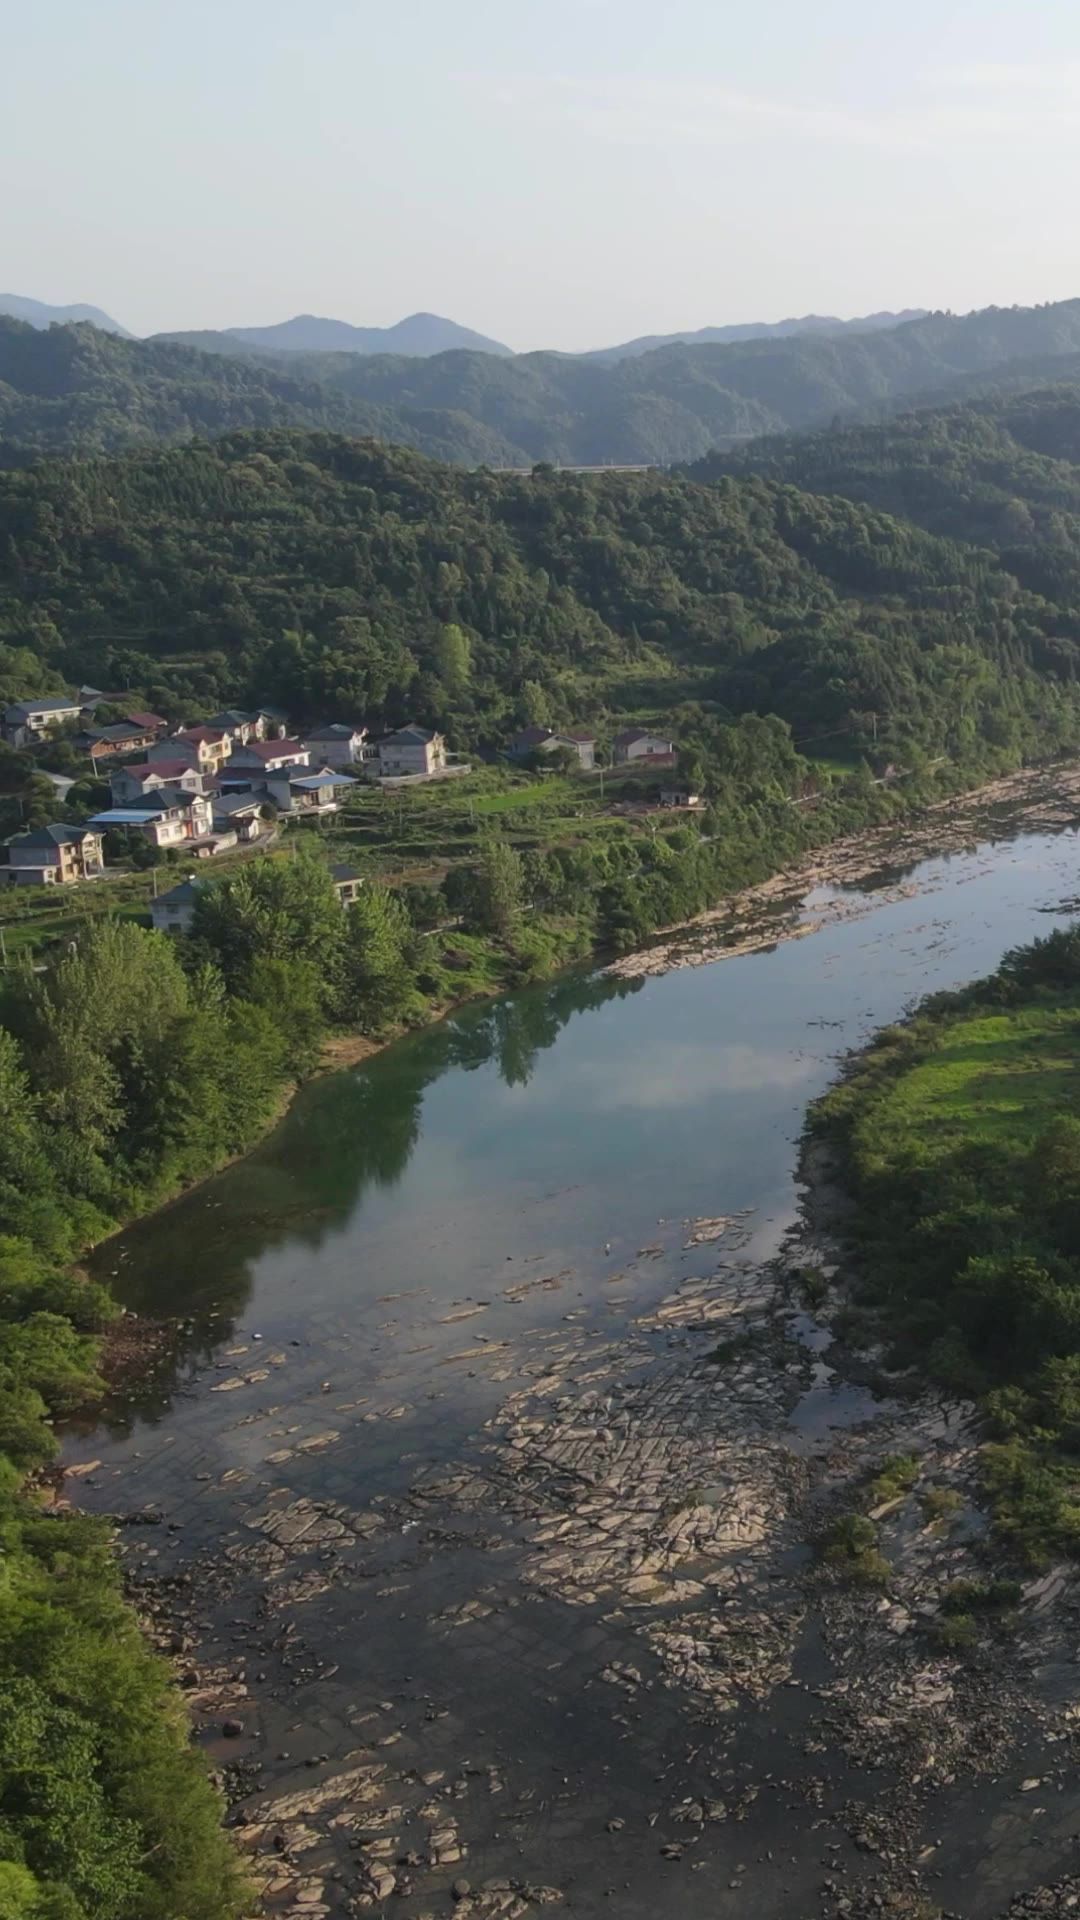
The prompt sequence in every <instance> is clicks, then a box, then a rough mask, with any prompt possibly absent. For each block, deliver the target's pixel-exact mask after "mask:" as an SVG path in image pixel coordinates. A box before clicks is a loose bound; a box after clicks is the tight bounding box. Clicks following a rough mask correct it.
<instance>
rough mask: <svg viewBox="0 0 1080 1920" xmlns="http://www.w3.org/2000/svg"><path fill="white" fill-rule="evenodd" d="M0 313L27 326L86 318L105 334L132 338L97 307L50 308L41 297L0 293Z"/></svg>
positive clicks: (72, 322) (69, 321)
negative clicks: (29, 297)
mask: <svg viewBox="0 0 1080 1920" xmlns="http://www.w3.org/2000/svg"><path fill="white" fill-rule="evenodd" d="M0 314H7V315H8V317H9V319H11V320H25V322H26V324H27V326H28V327H64V326H71V325H73V324H75V323H77V322H78V321H80V320H86V321H88V322H89V324H90V325H91V326H92V327H100V328H101V329H102V331H103V332H104V333H118V334H120V335H121V336H122V337H123V338H124V339H125V340H130V339H132V338H133V335H131V334H130V333H129V332H128V330H127V328H126V327H122V326H121V325H120V322H119V321H118V320H113V319H112V318H111V316H110V315H109V314H107V313H103V312H102V310H101V308H100V307H86V306H74V307H50V306H49V305H48V304H47V302H46V301H44V300H29V299H27V297H26V295H25V294H21V293H0Z"/></svg>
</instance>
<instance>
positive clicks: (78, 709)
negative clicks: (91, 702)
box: [3, 694, 83, 747]
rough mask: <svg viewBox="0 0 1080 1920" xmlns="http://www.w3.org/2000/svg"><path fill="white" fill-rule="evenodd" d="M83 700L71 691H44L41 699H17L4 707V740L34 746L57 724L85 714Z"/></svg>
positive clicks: (60, 725)
mask: <svg viewBox="0 0 1080 1920" xmlns="http://www.w3.org/2000/svg"><path fill="white" fill-rule="evenodd" d="M82 711H83V706H82V701H81V700H77V699H73V698H72V696H71V695H70V694H61V695H59V696H57V695H55V694H49V695H45V694H42V696H41V698H40V699H38V700H15V701H13V702H12V704H11V705H10V706H9V707H5V708H4V724H3V734H4V739H5V740H6V741H7V743H8V745H9V746H11V747H28V746H32V745H33V743H34V741H35V740H42V739H44V738H45V736H46V734H48V733H50V732H51V731H52V729H53V728H54V727H63V726H67V725H68V724H69V722H71V721H74V720H78V719H80V718H81V717H82Z"/></svg>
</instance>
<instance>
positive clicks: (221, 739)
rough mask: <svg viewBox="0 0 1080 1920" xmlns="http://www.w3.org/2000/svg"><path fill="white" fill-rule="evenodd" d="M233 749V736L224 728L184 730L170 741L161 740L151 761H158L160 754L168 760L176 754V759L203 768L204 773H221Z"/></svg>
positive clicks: (150, 754) (172, 736)
mask: <svg viewBox="0 0 1080 1920" xmlns="http://www.w3.org/2000/svg"><path fill="white" fill-rule="evenodd" d="M232 748H233V739H232V734H231V733H226V731H225V729H224V727H181V728H180V729H179V730H178V732H176V733H171V734H169V736H168V738H167V739H165V740H159V741H158V742H157V745H156V747H155V748H153V749H152V751H151V752H150V753H149V754H148V755H147V759H149V760H152V759H154V757H155V755H156V754H160V756H161V758H162V759H166V758H168V755H169V753H170V751H172V750H175V753H174V757H175V758H176V759H186V760H188V761H189V762H190V763H191V765H192V766H196V767H201V768H202V770H203V772H204V773H217V771H218V769H219V767H223V766H224V764H225V762H226V760H227V759H228V758H229V756H230V754H231V753H232Z"/></svg>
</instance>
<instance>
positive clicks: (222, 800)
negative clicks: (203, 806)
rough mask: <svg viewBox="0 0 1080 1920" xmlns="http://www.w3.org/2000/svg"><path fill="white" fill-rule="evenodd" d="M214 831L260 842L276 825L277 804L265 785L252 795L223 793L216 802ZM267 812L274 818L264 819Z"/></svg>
mask: <svg viewBox="0 0 1080 1920" xmlns="http://www.w3.org/2000/svg"><path fill="white" fill-rule="evenodd" d="M213 807H214V832H215V833H235V835H236V837H237V839H238V840H245V841H246V840H258V839H259V837H260V835H261V834H264V833H269V832H270V829H271V827H272V825H273V817H272V816H273V813H274V804H273V802H272V801H271V799H270V796H269V792H268V790H267V788H266V785H265V783H263V782H260V785H259V790H258V791H257V792H256V791H254V790H252V791H251V792H249V793H219V794H218V795H217V796H216V797H215V799H214V802H213ZM264 812H266V813H268V814H270V816H271V818H270V819H264V818H263V814H264Z"/></svg>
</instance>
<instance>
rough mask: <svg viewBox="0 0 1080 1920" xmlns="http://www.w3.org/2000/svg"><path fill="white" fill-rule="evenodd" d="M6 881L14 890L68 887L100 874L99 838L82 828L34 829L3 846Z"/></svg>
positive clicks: (94, 830)
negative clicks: (5, 850)
mask: <svg viewBox="0 0 1080 1920" xmlns="http://www.w3.org/2000/svg"><path fill="white" fill-rule="evenodd" d="M7 849H8V869H7V878H8V881H9V883H10V885H12V886H16V887H52V886H68V885H70V884H71V882H72V881H75V880H89V879H92V878H93V876H94V875H95V874H98V873H102V872H104V869H105V856H104V852H103V850H102V835H101V833H100V831H99V830H98V829H97V828H96V827H95V826H94V825H93V822H91V824H90V825H89V826H86V827H62V826H51V827H35V828H34V829H33V831H32V832H30V833H17V834H16V835H15V836H14V838H13V839H11V840H9V841H8V843H7Z"/></svg>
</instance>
